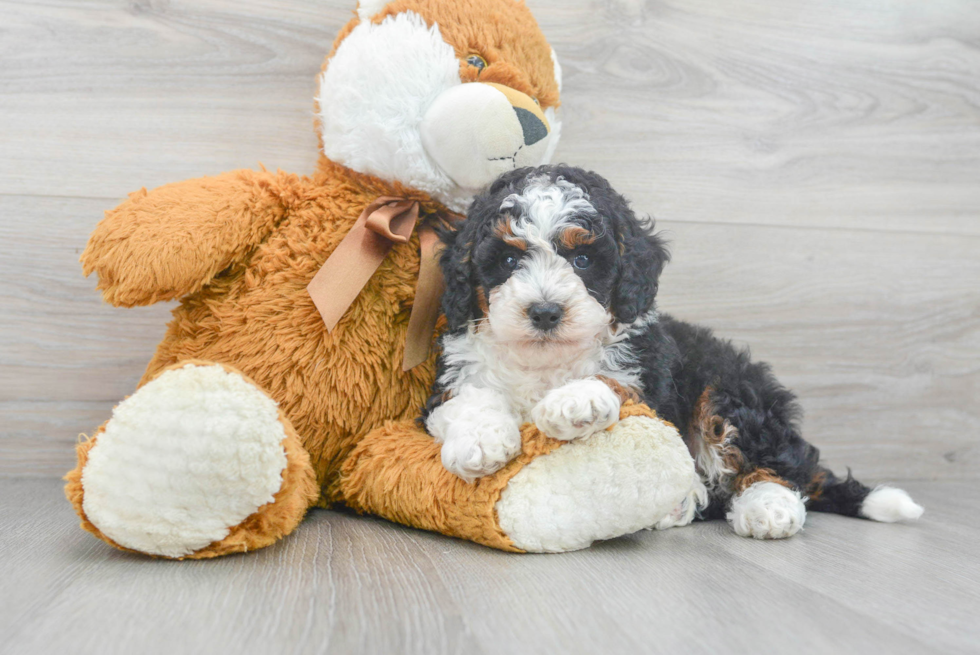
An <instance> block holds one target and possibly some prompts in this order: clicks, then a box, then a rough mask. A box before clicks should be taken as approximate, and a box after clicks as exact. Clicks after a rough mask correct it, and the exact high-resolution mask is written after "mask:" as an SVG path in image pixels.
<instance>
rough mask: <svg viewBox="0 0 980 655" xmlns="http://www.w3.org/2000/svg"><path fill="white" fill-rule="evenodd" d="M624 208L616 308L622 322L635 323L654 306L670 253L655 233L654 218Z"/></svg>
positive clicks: (619, 233)
mask: <svg viewBox="0 0 980 655" xmlns="http://www.w3.org/2000/svg"><path fill="white" fill-rule="evenodd" d="M623 211H625V214H621V215H620V216H619V217H618V220H617V221H616V223H617V226H616V227H617V229H616V239H617V241H618V242H619V252H620V256H619V279H618V280H617V284H616V290H615V292H614V293H613V303H612V310H613V314H614V315H615V316H616V320H617V321H619V322H620V323H632V322H633V321H635V320H636V319H638V318H639V317H640V316H642V315H643V314H645V313H647V312H648V311H650V310H651V309H652V308H653V306H654V300H655V299H656V297H657V289H658V288H659V285H660V274H661V273H662V272H663V270H664V266H666V264H667V262H668V261H670V252H669V251H668V250H667V246H666V244H665V243H664V240H663V239H662V238H661V237H660V236H659V235H656V234H654V233H653V227H654V224H653V220H651V219H645V220H644V219H640V218H637V217H636V216H635V215H634V214H633V212H632V211H631V210H630V209H628V208H624V210H623Z"/></svg>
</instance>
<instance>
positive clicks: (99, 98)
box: [0, 0, 980, 235]
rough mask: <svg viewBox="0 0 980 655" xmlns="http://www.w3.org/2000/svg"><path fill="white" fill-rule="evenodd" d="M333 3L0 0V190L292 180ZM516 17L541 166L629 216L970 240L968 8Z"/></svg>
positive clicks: (539, 7) (899, 4)
mask: <svg viewBox="0 0 980 655" xmlns="http://www.w3.org/2000/svg"><path fill="white" fill-rule="evenodd" d="M350 4H352V3H348V2H346V0H337V1H336V2H334V3H331V5H330V6H329V7H322V6H321V5H316V6H313V5H308V4H304V3H298V2H296V3H289V2H287V3H276V6H275V9H272V8H270V7H271V6H270V5H267V4H266V3H262V2H241V3H234V4H231V5H228V4H224V3H217V2H215V3H197V2H195V3H190V2H169V3H149V2H145V3H135V4H133V3H128V2H121V1H117V0H99V1H97V2H89V3H86V5H85V6H84V7H79V6H77V5H74V4H68V3H63V2H48V3H15V2H10V1H7V2H3V3H0V6H2V7H3V11H4V15H5V18H6V19H7V21H8V23H9V24H10V25H11V26H12V27H11V28H10V29H8V32H7V37H8V39H11V40H10V41H9V43H10V45H9V46H8V48H7V51H8V52H10V53H12V54H11V56H10V57H9V58H7V59H5V63H6V65H5V66H4V68H3V70H0V90H2V91H3V93H4V98H5V102H4V103H3V105H2V106H0V124H2V125H4V129H3V131H2V133H0V138H2V139H3V141H2V145H3V148H4V150H5V152H6V153H7V156H6V157H5V158H3V159H0V193H27V194H34V195H50V194H56V195H73V196H83V197H104V198H113V199H115V198H120V197H122V196H123V195H124V194H125V193H127V192H129V191H132V190H134V189H137V188H139V187H141V186H144V185H146V186H151V187H152V186H156V185H159V184H162V183H165V182H170V181H175V180H180V179H184V178H188V177H194V176H198V175H203V174H208V173H211V174H213V173H217V172H220V171H222V170H226V169H229V168H239V167H253V166H255V163H256V162H257V161H263V162H264V163H266V164H267V165H269V166H270V167H282V168H284V169H286V170H290V171H295V172H306V171H309V170H310V167H311V166H312V164H313V161H314V160H315V140H314V139H313V136H312V134H311V132H310V128H311V121H310V108H311V106H312V102H311V98H312V94H313V90H314V88H315V83H314V80H315V76H316V73H317V71H318V70H319V66H320V63H321V60H322V57H323V55H324V53H325V52H326V51H327V50H328V48H329V43H330V42H331V41H332V39H333V35H334V34H335V33H336V31H337V29H339V27H340V26H341V25H342V24H343V22H344V21H345V20H346V19H347V17H349V15H350V8H349V6H350ZM532 8H533V9H534V10H535V12H536V14H537V16H538V19H539V21H540V23H541V24H542V26H543V29H544V30H545V31H546V33H547V34H548V35H549V37H550V39H551V40H552V42H553V44H554V46H555V48H556V50H557V51H558V52H559V54H560V55H561V57H562V60H563V61H564V66H563V68H564V71H565V77H566V90H565V103H564V108H565V113H566V125H565V130H564V140H563V144H562V146H561V147H560V149H559V153H558V156H559V158H560V159H562V160H566V161H570V162H572V163H578V164H582V165H586V166H589V167H592V168H595V169H597V170H599V171H601V172H604V173H605V174H607V175H608V176H609V177H610V178H611V179H612V180H613V181H614V182H615V183H616V184H617V186H619V187H621V188H623V189H625V190H627V191H629V192H630V193H631V194H632V195H633V196H634V197H635V198H636V200H637V201H638V202H639V204H640V205H641V206H643V207H644V208H646V209H647V210H651V211H655V212H656V213H658V214H660V215H662V216H665V217H668V218H670V219H671V220H674V221H716V222H739V223H763V224H778V225H783V224H794V225H809V226H823V227H845V228H854V227H865V228H869V229H884V230H910V231H939V232H954V233H960V234H973V235H976V234H980V222H978V221H977V220H976V219H975V217H976V215H977V214H978V212H980V188H978V185H977V184H976V183H975V181H976V179H977V178H978V176H980V155H978V154H977V153H978V152H980V147H978V146H980V78H978V77H977V76H976V75H975V72H976V70H978V69H980V50H977V49H976V48H975V47H974V45H973V40H972V39H973V35H975V34H976V33H977V31H978V30H980V14H978V13H977V12H976V11H973V5H972V3H971V0H945V1H944V2H942V3H920V2H916V1H915V0H892V1H891V2H888V3H877V2H870V1H864V2H855V3H839V2H820V3H774V2H751V1H748V0H745V1H743V2H741V3H739V4H735V5H733V4H726V5H725V9H719V6H718V5H717V3H715V2H712V1H711V0H696V1H692V2H684V3H675V2H659V3H656V4H653V5H647V4H644V3H641V2H636V1H635V0H616V1H614V2H610V3H606V4H605V5H603V6H602V7H600V8H597V7H594V6H592V5H588V4H575V3H563V2H558V1H557V0H537V1H535V2H532ZM52 34H57V35H58V38H51V35H52ZM67 53H71V56H70V57H69V56H67ZM243 136H244V137H245V138H243ZM55 163H56V164H57V165H56V166H55V165H53V164H55Z"/></svg>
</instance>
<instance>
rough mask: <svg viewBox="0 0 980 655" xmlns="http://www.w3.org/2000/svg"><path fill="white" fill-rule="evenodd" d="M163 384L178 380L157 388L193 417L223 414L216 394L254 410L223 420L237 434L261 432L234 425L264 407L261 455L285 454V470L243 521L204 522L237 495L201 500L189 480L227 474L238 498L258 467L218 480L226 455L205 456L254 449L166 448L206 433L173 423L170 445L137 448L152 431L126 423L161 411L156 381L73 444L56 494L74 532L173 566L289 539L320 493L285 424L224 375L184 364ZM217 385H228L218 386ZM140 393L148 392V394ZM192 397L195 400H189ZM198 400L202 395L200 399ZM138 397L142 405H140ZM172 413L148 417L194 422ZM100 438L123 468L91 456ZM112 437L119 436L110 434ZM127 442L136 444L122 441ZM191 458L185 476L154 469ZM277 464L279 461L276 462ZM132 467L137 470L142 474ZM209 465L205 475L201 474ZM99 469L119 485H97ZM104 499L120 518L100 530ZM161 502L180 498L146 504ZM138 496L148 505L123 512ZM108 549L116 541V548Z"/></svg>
mask: <svg viewBox="0 0 980 655" xmlns="http://www.w3.org/2000/svg"><path fill="white" fill-rule="evenodd" d="M188 369H198V370H202V371H205V372H206V373H207V377H208V378H211V379H212V383H211V384H210V385H208V386H210V387H211V389H209V390H203V389H202V388H201V385H202V382H203V380H201V379H200V378H201V376H199V375H193V377H196V378H198V379H197V380H186V379H184V380H182V379H181V377H182V376H181V375H180V374H183V373H186V372H187V371H188ZM215 369H218V370H220V371H222V372H223V375H216V371H215ZM168 374H170V375H174V374H177V377H176V378H174V377H171V378H169V380H170V381H169V382H168V380H163V384H164V385H166V386H167V387H169V392H170V393H173V392H176V393H178V394H184V393H187V392H192V393H190V394H187V395H186V396H185V403H190V404H191V405H195V406H197V407H198V408H201V407H202V406H205V405H206V406H207V410H208V411H220V410H221V409H222V408H223V407H224V406H225V401H224V398H222V396H223V395H224V394H223V393H222V390H221V387H222V386H224V387H230V388H231V389H233V390H234V391H235V393H236V394H237V395H241V396H242V397H243V398H244V397H249V398H251V400H250V401H249V402H250V404H251V403H254V404H255V405H256V408H255V409H250V410H248V411H247V412H244V413H242V414H239V415H226V419H230V420H232V421H237V422H239V423H240V427H241V428H242V430H244V431H246V432H248V431H250V430H252V429H254V428H255V427H261V425H262V424H261V422H260V423H251V422H248V421H243V420H242V419H244V418H245V417H247V416H248V415H249V414H251V413H253V412H255V411H259V412H261V411H262V408H263V407H264V408H265V409H266V410H268V409H270V408H271V409H272V410H273V411H274V412H275V414H276V417H277V424H278V425H271V426H269V427H270V428H271V430H272V433H273V434H272V435H271V436H272V437H273V439H272V440H271V441H270V445H272V444H273V443H275V446H276V447H277V448H278V452H279V453H281V454H284V456H285V468H284V469H281V470H280V471H279V472H278V473H277V475H276V476H275V480H274V483H275V484H274V485H273V486H274V487H275V490H274V494H273V495H272V497H271V499H269V500H268V502H265V503H264V504H261V505H260V506H258V507H257V508H252V510H251V512H250V513H249V514H247V515H246V516H247V518H244V520H239V521H237V522H235V523H231V522H229V521H228V520H225V521H219V522H218V523H217V524H216V523H215V520H214V518H215V517H213V516H211V517H208V516H207V515H209V514H212V513H213V510H214V507H213V505H214V504H215V503H213V502H212V500H217V503H221V502H224V499H222V496H225V497H226V499H227V500H232V501H234V500H235V499H233V498H227V494H228V493H240V492H241V490H239V491H238V492H236V491H235V489H234V486H229V487H223V486H214V487H213V488H212V489H211V491H210V492H209V493H207V494H205V495H202V494H201V493H200V492H201V490H202V485H201V484H199V483H198V482H197V478H198V477H199V476H201V475H202V474H203V480H204V481H206V480H207V479H208V477H207V475H206V472H207V471H208V470H210V471H212V472H213V474H214V475H212V478H211V479H214V476H215V475H228V474H230V475H231V476H232V477H237V479H238V480H239V481H240V482H241V483H243V484H245V487H246V488H245V492H246V494H247V493H248V492H249V489H248V487H249V486H250V481H251V480H252V478H253V477H254V472H253V469H254V467H255V464H256V463H257V462H258V461H260V460H256V459H255V458H253V457H250V456H248V455H247V454H246V455H245V457H244V460H239V461H240V463H241V465H242V468H241V469H238V470H236V469H235V468H234V467H233V468H232V469H230V470H226V471H224V472H223V473H222V469H223V468H227V462H226V461H224V460H225V458H226V457H227V456H228V452H225V453H222V454H221V461H218V460H213V459H210V458H209V456H208V451H212V450H213V451H214V453H213V454H218V451H217V448H220V447H222V446H224V448H225V450H226V451H229V452H230V451H232V450H238V455H236V456H241V455H242V454H243V452H242V451H241V450H240V449H241V448H242V447H245V448H252V449H254V445H253V446H248V445H247V444H246V443H244V442H243V443H241V444H236V443H233V442H232V441H229V440H227V439H222V433H221V432H217V433H215V436H218V437H219V439H218V443H216V444H214V446H213V447H212V446H210V445H209V444H210V441H211V440H210V439H208V440H207V441H204V442H201V443H190V442H186V443H184V444H182V443H181V441H180V440H179V439H175V438H174V436H176V437H180V436H181V435H183V437H185V438H186V437H189V436H192V433H191V432H185V431H183V430H180V429H179V428H181V427H184V428H187V429H191V430H196V431H198V434H197V435H196V436H197V437H202V436H204V435H202V434H201V432H205V431H208V430H210V429H212V428H213V427H214V426H213V424H209V422H208V421H202V420H201V418H200V416H198V417H197V419H196V420H194V421H191V420H187V421H186V425H183V426H182V425H181V424H179V423H178V424H173V425H172V426H173V427H176V428H178V430H176V431H175V432H174V433H173V436H171V437H170V438H166V435H162V436H164V439H163V442H162V443H156V442H152V441H151V442H147V441H145V438H146V437H148V436H153V435H154V432H153V430H154V429H155V427H156V426H153V425H148V426H143V427H144V428H148V429H146V430H143V429H137V430H133V428H134V427H139V421H137V424H136V425H133V424H132V423H131V422H130V421H129V420H128V419H132V418H134V416H133V414H134V409H135V410H136V412H137V413H139V410H140V405H142V406H143V407H144V408H145V406H146V405H147V403H157V404H160V401H161V400H163V396H165V394H163V395H162V394H161V393H160V390H159V386H156V387H155V386H153V385H154V383H155V382H157V381H158V379H154V380H152V381H151V382H150V383H149V384H148V385H147V386H144V387H143V388H141V389H140V390H139V391H138V392H137V393H136V394H134V395H133V396H131V397H130V398H129V399H127V400H125V401H123V403H121V404H120V406H119V407H117V408H116V411H115V412H114V417H113V419H110V420H109V421H107V422H106V424H104V425H102V426H101V427H100V428H99V429H98V431H97V432H96V433H95V435H93V436H92V437H91V438H89V439H85V440H83V441H81V442H80V443H79V444H78V447H77V451H78V466H77V467H76V468H75V469H74V470H73V471H71V472H70V473H69V474H68V475H67V476H66V480H67V482H68V484H67V485H66V486H65V494H66V495H67V497H68V500H69V501H70V502H71V503H72V506H74V508H75V510H76V511H77V512H78V514H79V516H81V517H82V527H83V528H84V529H85V530H87V531H88V532H91V533H92V534H94V535H95V536H96V537H98V538H99V539H102V540H103V541H105V542H106V543H108V544H110V545H112V546H115V547H117V548H120V549H122V550H128V551H131V552H142V553H145V554H150V555H158V556H164V557H175V558H179V559H184V558H188V559H204V558H209V557H216V556H218V555H226V554H229V553H236V552H242V551H248V550H255V549H257V548H262V547H264V546H268V545H270V544H272V543H274V542H275V541H277V540H278V539H281V538H282V537H284V536H286V535H288V534H289V533H290V532H292V531H293V529H294V528H295V527H296V526H297V525H298V524H299V522H300V520H302V518H303V516H304V515H305V514H306V511H307V509H308V508H309V507H310V505H311V504H312V503H314V502H315V501H316V499H317V498H318V497H319V487H318V486H317V484H316V479H315V477H314V475H313V469H312V467H311V466H310V458H309V455H308V454H307V452H306V450H305V449H304V448H303V446H302V444H301V443H300V439H299V437H298V436H297V434H296V431H295V430H294V429H293V427H292V425H291V424H290V423H289V419H287V418H286V417H285V416H284V415H283V414H282V412H281V411H280V410H278V409H276V408H275V403H273V402H272V401H271V399H269V398H268V397H267V396H265V395H264V394H263V393H262V392H261V391H259V390H258V388H256V387H255V385H254V383H252V382H251V381H250V380H248V379H247V378H246V377H245V376H243V375H241V374H240V373H239V372H238V371H235V370H234V369H232V368H231V367H227V366H222V367H218V366H216V365H214V364H210V363H208V362H201V361H189V362H184V363H182V364H180V365H178V366H174V367H171V368H167V369H164V370H163V371H161V373H160V376H159V377H163V376H165V375H168ZM225 376H227V379H222V378H223V377H225ZM215 378H217V380H216V381H217V383H218V384H217V385H215V384H214V381H215V380H214V379H215ZM148 387H149V389H147V388H148ZM195 391H196V392H198V393H193V392H195ZM202 391H203V393H200V392H202ZM216 391H217V395H216V393H215V392H216ZM147 395H149V396H151V398H149V399H147V398H146V396H147ZM134 403H135V404H136V405H137V406H136V407H135V408H134V407H133V404H134ZM178 406H179V404H174V405H171V406H170V407H169V408H168V407H167V403H164V412H163V413H162V414H161V413H160V412H155V413H154V414H153V418H154V420H159V419H160V418H163V419H164V420H167V419H168V418H169V419H171V420H173V419H179V418H180V417H181V416H183V417H185V418H186V419H191V418H193V417H192V416H189V415H186V414H176V413H172V411H167V410H168V409H170V410H175V409H177V408H178ZM137 418H138V417H137ZM117 420H121V424H117V425H116V426H113V425H112V424H113V423H114V422H116V421H117ZM107 428H109V429H111V430H113V431H114V432H116V433H117V434H116V435H115V436H116V438H115V442H116V443H115V444H114V446H115V448H116V449H117V450H118V449H119V448H123V449H125V450H126V451H127V453H126V454H127V457H126V458H125V459H123V458H113V457H112V454H113V453H112V452H110V451H111V450H112V446H110V451H106V450H102V455H99V453H98V450H97V449H96V446H100V442H101V440H102V439H103V437H104V434H105V432H106V429H107ZM127 429H128V430H129V431H131V433H132V434H131V435H127V434H125V431H126V430H127ZM120 432H123V433H122V434H119V433H120ZM275 433H279V436H280V437H281V440H280V441H279V442H278V443H276V442H275ZM131 436H135V437H136V438H135V439H131V438H128V437H131ZM226 436H227V435H226ZM255 436H256V437H257V438H258V439H259V440H263V438H265V439H268V437H269V436H270V435H268V434H267V435H261V434H259V435H255ZM222 441H223V443H222ZM161 446H163V447H161ZM101 448H102V447H101V446H100V449H101ZM202 448H206V450H203V451H202V450H201V449H202ZM195 451H196V452H197V455H196V456H195V457H194V459H195V461H194V463H193V465H192V466H191V467H190V468H183V467H180V466H172V465H171V466H166V465H163V466H161V465H160V462H161V460H162V461H163V462H164V463H166V462H167V461H168V460H169V462H170V463H171V464H173V463H174V462H175V461H177V462H180V461H181V460H182V459H186V458H187V457H188V456H193V455H194V453H195ZM93 452H94V454H95V455H96V456H97V457H101V458H102V459H103V460H104V462H105V464H104V465H103V467H102V470H101V471H100V470H99V469H98V468H95V469H92V468H90V467H89V466H88V464H89V458H90V456H91V455H93ZM273 454H275V451H273ZM276 457H277V458H278V454H276ZM140 464H143V465H144V466H143V467H141V466H140ZM212 464H213V465H214V466H209V465H212ZM105 465H109V466H113V465H114V466H116V467H118V466H120V465H123V466H126V468H127V470H123V471H120V472H119V474H118V475H106V473H107V472H106V471H105ZM127 465H128V466H127ZM191 472H193V475H194V478H195V481H194V482H192V483H188V482H187V480H186V479H185V478H186V476H187V475H188V474H189V473H191ZM93 476H95V477H102V478H103V479H102V480H95V483H94V484H93V479H92V478H93ZM134 478H135V479H134ZM141 478H145V479H141ZM83 482H84V483H83ZM270 488H271V487H270ZM86 489H87V490H88V491H90V492H92V493H93V494H95V498H94V499H92V498H90V497H89V496H88V495H87V494H86ZM106 492H109V493H114V494H115V495H116V498H115V499H113V498H109V499H108V500H109V501H110V503H109V504H108V508H110V509H111V508H112V506H113V505H115V506H116V507H117V508H119V509H122V510H123V512H119V513H117V514H116V516H115V517H109V519H108V520H101V517H100V516H99V515H100V514H104V513H105V511H106V503H105V500H106V495H107V494H106ZM160 492H163V493H164V494H167V493H169V494H173V493H180V494H181V495H182V497H183V499H182V502H180V503H178V504H177V505H174V506H173V507H171V508H170V509H167V507H166V506H165V505H164V504H158V503H156V502H155V497H154V496H155V494H157V493H160ZM140 493H144V494H146V493H149V494H151V495H150V496H148V497H147V496H144V497H143V498H141V499H140V500H141V502H140V503H138V504H136V505H133V504H131V503H130V502H129V497H130V495H132V496H134V497H135V496H138V495H139V494H140ZM214 495H217V496H218V498H217V499H212V496H214ZM100 502H102V503H103V507H102V508H101V511H99V510H97V511H96V512H95V513H94V516H93V512H92V511H91V509H92V505H93V504H98V503H100ZM195 504H196V505H197V508H196V509H193V510H192V509H191V508H192V507H193V506H194V505H195ZM86 508H87V509H86ZM191 512H194V513H195V514H192V513H191ZM90 517H91V518H90ZM175 517H177V518H181V519H182V520H184V521H185V522H186V525H184V526H181V525H178V524H176V523H174V521H173V519H174V518H175ZM92 518H94V520H97V521H98V522H99V524H100V525H102V526H104V527H106V531H105V532H103V530H101V529H100V528H99V527H97V526H96V525H95V524H94V523H93V522H92ZM202 518H203V519H205V520H202ZM161 528H162V529H161ZM204 530H212V531H213V532H212V533H211V536H212V537H214V540H213V541H212V542H211V543H208V542H207V541H204V543H203V544H202V543H201V541H192V539H198V540H200V539H201V538H202V537H204V533H203V531H204ZM110 535H112V536H110ZM114 537H115V538H114ZM117 539H119V540H118V541H117ZM147 539H152V540H153V541H152V543H150V544H148V543H146V542H147ZM195 546H196V548H195Z"/></svg>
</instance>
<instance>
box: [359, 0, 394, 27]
mask: <svg viewBox="0 0 980 655" xmlns="http://www.w3.org/2000/svg"><path fill="white" fill-rule="evenodd" d="M388 2H389V0H359V1H358V3H357V17H358V18H360V19H361V21H362V22H367V21H369V20H371V19H372V18H373V17H374V16H376V15H377V14H378V13H379V12H380V11H381V10H382V9H384V8H385V5H386V4H388Z"/></svg>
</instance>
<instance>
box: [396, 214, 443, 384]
mask: <svg viewBox="0 0 980 655" xmlns="http://www.w3.org/2000/svg"><path fill="white" fill-rule="evenodd" d="M419 245H420V250H421V257H420V261H419V280H418V283H417V284H416V287H415V302H414V303H413V304H412V314H411V316H410V317H409V319H408V331H407V333H406V335H405V357H404V359H403V360H402V370H403V371H408V370H411V369H413V368H415V367H416V366H418V365H419V364H421V363H423V362H424V361H426V360H427V359H428V358H429V353H430V352H431V349H432V335H433V334H434V333H435V330H436V320H438V318H439V303H440V301H441V300H442V292H443V290H444V288H445V283H444V281H443V279H442V271H441V270H440V269H439V251H440V248H439V237H438V235H436V233H435V230H433V229H432V228H431V227H428V226H423V227H422V228H420V229H419Z"/></svg>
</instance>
